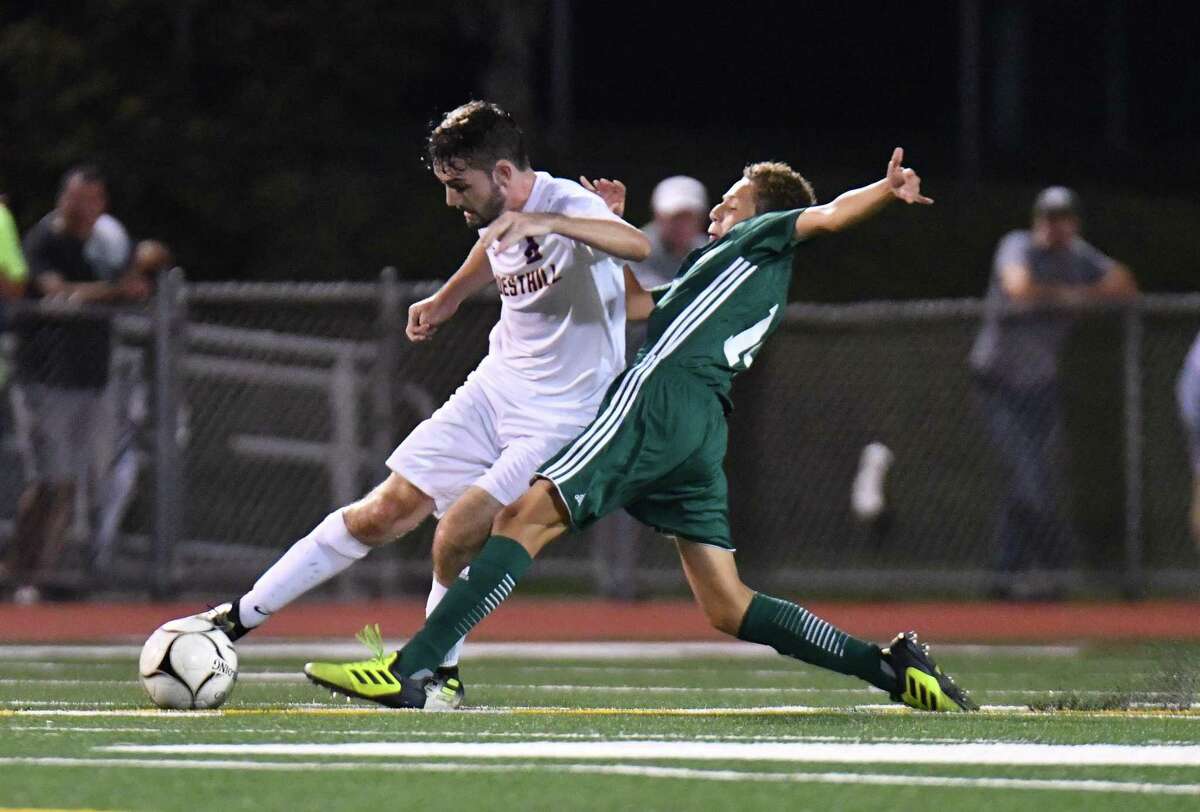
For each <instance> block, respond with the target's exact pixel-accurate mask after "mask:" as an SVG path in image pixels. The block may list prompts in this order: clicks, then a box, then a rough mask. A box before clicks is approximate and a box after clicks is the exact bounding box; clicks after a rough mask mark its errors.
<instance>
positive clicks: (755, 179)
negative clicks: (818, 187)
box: [742, 161, 817, 214]
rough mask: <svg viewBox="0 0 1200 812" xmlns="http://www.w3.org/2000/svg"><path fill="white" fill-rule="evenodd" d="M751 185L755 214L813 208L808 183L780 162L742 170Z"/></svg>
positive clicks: (815, 199) (750, 165) (811, 191)
mask: <svg viewBox="0 0 1200 812" xmlns="http://www.w3.org/2000/svg"><path fill="white" fill-rule="evenodd" d="M742 177H744V178H745V179H746V180H748V181H750V183H751V184H752V185H753V186H754V210H755V213H756V214H764V213H766V212H769V211H787V210H788V209H799V208H801V207H803V206H815V205H816V203H817V195H816V192H814V191H813V187H812V184H811V183H809V182H808V180H807V179H806V178H805V177H804V176H803V175H801V174H800V173H799V172H797V171H796V170H795V169H792V168H791V167H790V166H788V165H787V164H785V163H783V162H782V161H759V162H758V163H755V164H749V165H748V166H747V167H746V168H745V169H744V170H742Z"/></svg>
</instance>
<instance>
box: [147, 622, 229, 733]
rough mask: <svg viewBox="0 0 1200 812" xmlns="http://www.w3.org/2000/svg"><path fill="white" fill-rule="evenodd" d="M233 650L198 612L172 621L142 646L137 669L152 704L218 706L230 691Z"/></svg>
mask: <svg viewBox="0 0 1200 812" xmlns="http://www.w3.org/2000/svg"><path fill="white" fill-rule="evenodd" d="M237 669H238V658H237V650H236V649H235V648H234V647H233V643H231V642H229V638H228V637H226V636H225V632H223V631H221V630H220V629H218V628H217V627H216V626H214V625H213V624H212V623H210V622H209V621H207V620H204V619H203V618H199V617H186V618H182V619H180V620H172V621H169V622H167V623H164V624H163V625H161V626H159V627H158V628H157V629H155V631H154V634H152V635H150V639H149V640H147V641H146V645H144V646H142V656H141V657H140V658H139V660H138V673H139V674H140V675H141V678H142V687H144V688H145V689H146V693H148V694H149V695H150V699H151V700H153V702H154V704H155V705H158V706H159V707H160V708H168V709H171V710H188V709H192V708H218V707H220V706H221V705H222V704H223V703H224V702H225V700H226V699H228V698H229V695H230V694H231V693H233V685H234V683H235V682H237V674H238V670H237Z"/></svg>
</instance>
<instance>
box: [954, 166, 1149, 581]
mask: <svg viewBox="0 0 1200 812" xmlns="http://www.w3.org/2000/svg"><path fill="white" fill-rule="evenodd" d="M1079 232H1080V218H1079V204H1078V199H1077V198H1076V196H1075V193H1074V192H1072V191H1071V190H1070V189H1066V188H1064V187H1062V186H1052V187H1050V188H1048V189H1045V190H1043V191H1042V192H1041V193H1040V194H1039V195H1038V196H1037V199H1036V201H1035V202H1034V206H1033V227H1032V229H1031V230H1029V231H1013V232H1010V233H1009V234H1006V235H1005V236H1004V238H1003V239H1001V240H1000V244H999V245H998V246H997V248H996V255H995V259H994V261H993V268H992V278H991V283H990V285H989V288H988V293H987V301H986V306H985V314H984V319H983V328H982V329H981V330H980V332H979V336H978V337H977V338H976V340H975V345H974V347H973V348H972V351H971V369H972V371H973V372H974V374H975V379H976V390H977V392H978V396H979V399H980V401H981V404H982V407H983V411H984V414H985V415H986V418H987V423H988V429H989V433H990V435H991V439H992V441H993V443H994V444H995V446H996V450H997V452H998V453H999V454H1000V456H1001V458H1002V459H1003V460H1004V463H1005V465H1006V467H1007V469H1008V473H1009V475H1010V484H1009V492H1008V494H1007V497H1006V499H1005V502H1004V504H1003V509H1002V513H1001V517H1000V523H999V526H998V528H997V535H998V537H999V556H998V559H997V561H996V565H997V568H998V569H999V570H1000V571H1001V573H1002V577H1003V578H1005V581H1003V582H1002V583H1000V584H998V585H997V591H998V592H1000V593H1001V594H1012V589H1013V584H1012V583H1011V580H1010V579H1008V578H1007V577H1006V576H1007V574H1009V573H1013V572H1015V571H1018V570H1023V569H1028V568H1030V567H1032V566H1033V565H1035V564H1042V565H1046V566H1048V567H1050V568H1057V567H1061V566H1063V565H1064V564H1065V563H1066V560H1067V557H1068V554H1069V550H1070V546H1071V534H1070V530H1069V527H1068V526H1067V525H1066V524H1065V523H1063V522H1061V521H1060V520H1059V518H1058V511H1057V508H1056V503H1057V502H1058V501H1059V500H1058V499H1057V498H1056V497H1057V496H1058V494H1057V492H1056V488H1055V487H1054V479H1055V477H1054V462H1055V458H1056V457H1057V456H1058V455H1059V454H1060V448H1061V443H1062V437H1061V435H1062V411H1061V405H1060V402H1059V391H1058V371H1059V370H1058V362H1059V354H1060V352H1061V350H1062V345H1063V342H1064V341H1065V340H1066V338H1067V335H1068V333H1069V332H1070V329H1071V325H1072V323H1073V321H1074V315H1073V311H1075V310H1078V309H1079V308H1082V307H1085V306H1087V305H1089V304H1092V303H1099V302H1104V301H1120V300H1124V299H1128V298H1131V297H1133V296H1135V295H1136V294H1137V286H1136V284H1135V283H1134V281H1133V277H1132V276H1131V275H1130V273H1129V271H1128V270H1127V269H1126V268H1124V267H1123V266H1122V265H1120V264H1119V263H1117V262H1115V261H1114V260H1112V259H1110V258H1109V257H1107V256H1105V255H1104V254H1102V253H1101V252H1100V251H1098V250H1097V249H1095V248H1094V247H1092V246H1091V245H1090V244H1088V243H1087V242H1085V241H1084V240H1083V238H1082V237H1080V234H1079Z"/></svg>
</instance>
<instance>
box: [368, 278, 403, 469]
mask: <svg viewBox="0 0 1200 812" xmlns="http://www.w3.org/2000/svg"><path fill="white" fill-rule="evenodd" d="M396 280H397V274H396V269H395V268H390V267H389V268H384V269H383V271H381V272H380V274H379V354H378V355H377V356H376V358H375V368H374V369H373V370H372V375H371V383H372V386H371V448H372V454H373V456H374V458H375V459H374V460H373V461H374V462H377V463H382V462H383V460H385V459H387V456H388V454H389V453H391V450H392V445H393V443H395V440H396V405H395V400H394V396H393V394H392V384H393V382H394V381H395V376H396V369H397V366H398V360H399V346H400V339H401V336H402V333H403V330H404V327H403V325H404V320H403V318H402V316H401V313H400V286H399V284H397V281H396Z"/></svg>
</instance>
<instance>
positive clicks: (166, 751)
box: [97, 739, 1200, 767]
mask: <svg viewBox="0 0 1200 812" xmlns="http://www.w3.org/2000/svg"><path fill="white" fill-rule="evenodd" d="M97 749H98V750H101V751H103V752H107V753H138V754H147V755H201V754H204V755H214V756H226V757H228V756H233V755H246V756H309V757H311V756H350V757H363V756H367V757H382V758H437V757H445V758H457V759H460V760H461V759H479V758H482V759H496V758H503V759H603V760H610V759H611V760H620V759H633V760H637V761H640V760H647V759H649V760H671V761H787V762H805V763H835V764H988V765H1003V766H1013V765H1022V766H1029V765H1039V766H1048V765H1058V766H1068V765H1069V766H1077V767H1082V766H1165V767H1200V745H1152V746H1141V745H1122V744H1033V743H1025V742H989V743H975V744H971V743H961V744H952V745H946V744H891V743H888V744H876V743H865V742H857V743H851V742H841V743H822V742H805V743H782V742H756V743H736V742H696V741H658V740H638V739H633V740H626V741H598V742H543V741H527V742H427V741H421V742H387V741H380V742H332V743H296V744H234V743H218V744H114V745H109V746H105V747H99V748H97Z"/></svg>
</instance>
